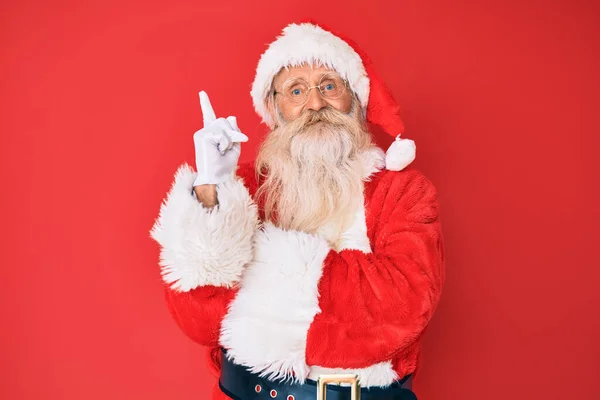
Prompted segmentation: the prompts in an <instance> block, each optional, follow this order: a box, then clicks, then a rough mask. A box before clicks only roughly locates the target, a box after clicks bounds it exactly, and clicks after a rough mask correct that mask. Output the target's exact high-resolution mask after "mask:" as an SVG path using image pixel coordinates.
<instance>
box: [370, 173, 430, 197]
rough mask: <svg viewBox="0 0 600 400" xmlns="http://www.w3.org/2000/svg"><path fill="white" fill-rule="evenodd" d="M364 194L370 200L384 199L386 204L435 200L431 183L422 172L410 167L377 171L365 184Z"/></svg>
mask: <svg viewBox="0 0 600 400" xmlns="http://www.w3.org/2000/svg"><path fill="white" fill-rule="evenodd" d="M365 192H366V194H367V196H368V197H369V198H371V199H375V198H381V199H382V200H383V198H385V201H386V202H387V201H390V200H391V201H394V202H404V201H408V202H409V203H412V202H420V201H426V202H430V201H436V199H437V191H436V188H435V186H434V185H433V183H432V182H431V181H430V180H429V179H428V178H427V177H426V176H425V174H424V173H423V172H421V171H420V170H418V169H416V168H414V167H412V166H409V167H407V168H405V169H403V170H402V171H390V170H386V169H382V170H381V171H378V172H377V173H375V174H373V175H372V176H371V180H370V181H369V182H367V183H366V184H365ZM403 200H404V201H403Z"/></svg>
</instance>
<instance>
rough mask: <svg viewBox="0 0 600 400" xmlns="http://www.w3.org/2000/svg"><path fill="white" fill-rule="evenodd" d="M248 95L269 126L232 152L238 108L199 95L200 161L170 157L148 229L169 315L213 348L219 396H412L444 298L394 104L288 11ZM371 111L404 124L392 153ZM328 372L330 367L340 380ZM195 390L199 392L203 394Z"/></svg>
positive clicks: (355, 57) (434, 228)
mask: <svg viewBox="0 0 600 400" xmlns="http://www.w3.org/2000/svg"><path fill="white" fill-rule="evenodd" d="M251 95H252V98H253V101H254V106H255V109H256V111H257V112H258V114H259V115H260V116H261V117H262V118H263V121H264V122H265V123H266V124H267V125H268V126H269V127H270V128H271V132H270V133H269V135H268V137H267V138H266V140H265V142H264V143H263V144H262V146H261V148H260V151H259V154H258V157H257V159H256V161H255V162H254V163H252V164H248V165H240V166H239V167H238V166H237V162H238V158H239V154H240V146H241V145H240V142H244V141H246V140H247V137H246V136H245V135H244V134H243V133H241V132H240V130H239V128H238V126H237V121H236V119H235V117H228V118H217V116H216V115H215V113H214V111H213V109H212V107H211V105H210V102H209V100H208V97H207V95H206V94H205V93H201V94H200V102H201V106H202V112H203V116H204V127H203V128H202V129H200V130H199V131H198V132H196V133H195V135H194V143H195V148H196V169H197V173H196V172H194V170H193V169H192V168H190V167H188V166H187V165H184V166H182V167H180V169H179V170H178V171H177V173H176V175H175V180H174V183H173V186H172V188H171V190H170V192H169V194H168V196H167V198H166V199H165V201H164V203H163V205H162V207H161V211H160V215H159V217H158V219H157V221H156V223H155V225H154V227H153V229H152V232H151V234H152V237H153V238H154V239H155V240H156V241H157V242H158V243H159V244H160V246H161V261H160V264H161V267H162V276H163V279H164V282H165V288H166V296H167V303H168V306H169V310H170V311H171V313H172V315H173V317H174V318H175V320H176V322H177V323H178V324H179V326H180V327H181V329H182V330H183V331H184V332H185V333H186V334H187V335H188V336H189V337H190V338H191V339H193V340H194V341H196V342H198V343H199V344H201V345H204V346H208V348H209V349H210V356H211V357H210V359H211V363H212V365H213V366H214V367H215V369H216V370H217V371H218V372H219V374H220V378H219V385H218V387H217V388H215V390H214V393H213V398H214V399H227V398H233V399H243V400H246V399H269V398H279V399H286V400H290V399H295V400H303V399H311V400H312V399H315V398H316V396H317V390H318V387H317V385H316V382H315V381H316V380H317V379H319V377H323V378H324V379H325V381H327V378H328V377H331V374H342V373H343V374H346V375H348V376H349V377H348V376H345V377H344V379H342V380H343V381H344V382H346V383H348V382H349V383H350V385H351V386H353V387H348V386H347V385H346V384H344V383H342V385H340V386H331V385H330V386H327V387H326V389H325V390H326V395H327V399H329V400H332V399H340V400H341V399H349V398H350V395H351V391H352V390H354V389H356V387H357V385H355V384H354V382H353V378H352V377H353V376H355V377H356V378H357V379H358V383H359V384H360V388H359V393H358V394H357V395H362V399H363V400H365V399H381V400H383V399H414V398H416V397H414V394H413V392H412V391H411V390H410V387H411V386H410V383H411V379H410V378H411V376H412V374H413V373H414V371H415V370H416V368H417V366H418V359H419V345H420V340H421V337H422V334H423V331H424V330H425V328H426V326H427V324H428V322H429V320H430V318H431V316H432V314H433V312H434V310H435V308H436V306H437V304H438V300H439V296H440V292H441V288H442V283H443V275H444V255H443V241H442V235H441V228H440V221H439V207H438V203H437V199H436V191H435V189H434V187H433V186H432V184H431V183H430V182H429V181H428V180H427V179H426V178H425V177H424V176H423V175H422V174H421V173H419V172H418V171H416V170H415V169H413V168H410V167H409V168H405V167H406V166H407V165H408V164H410V162H411V161H412V160H413V159H414V154H415V147H414V143H413V142H412V141H410V140H408V139H401V138H400V137H399V134H400V133H402V130H403V126H402V121H401V120H400V118H399V116H398V107H397V105H396V104H395V103H394V101H393V98H392V97H391V96H390V94H389V92H388V91H387V90H386V88H385V86H384V85H383V84H382V83H381V82H380V81H378V80H377V78H376V76H375V75H374V73H373V68H372V65H371V63H370V61H369V60H368V58H367V57H366V55H364V54H362V52H360V50H359V49H358V48H357V47H356V46H355V45H354V44H351V42H349V41H348V40H345V39H343V38H341V37H340V36H337V35H334V34H333V33H331V32H330V31H327V30H324V29H322V28H321V27H319V26H316V25H314V24H309V23H305V24H298V25H297V24H292V25H290V26H288V27H286V28H285V29H284V31H283V33H282V35H281V36H280V37H278V38H277V39H276V40H275V42H273V43H272V44H271V45H270V46H269V48H268V49H267V50H266V52H265V53H264V54H263V56H262V57H261V59H260V62H259V64H258V68H257V72H256V78H255V81H254V83H253V86H252V91H251ZM367 122H371V123H374V124H378V125H380V126H381V127H382V128H383V129H384V130H385V131H386V132H388V133H390V134H393V135H394V136H396V135H398V136H397V138H396V140H395V141H394V143H393V144H392V146H391V147H390V149H388V151H387V154H386V153H384V152H383V151H382V150H381V149H379V148H378V147H377V146H375V145H374V144H373V142H372V138H371V135H370V134H369V132H368V130H367V124H366V123H367ZM336 379H337V378H335V377H333V378H331V380H336ZM200 398H202V397H200Z"/></svg>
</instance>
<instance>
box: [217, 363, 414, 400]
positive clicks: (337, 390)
mask: <svg viewBox="0 0 600 400" xmlns="http://www.w3.org/2000/svg"><path fill="white" fill-rule="evenodd" d="M222 360H223V361H222V364H221V377H220V378H219V388H220V389H221V391H222V392H223V393H225V394H226V395H227V396H229V397H231V398H232V399H234V400H262V399H265V400H268V399H278V400H316V398H317V382H315V381H313V380H310V379H307V380H306V382H305V383H304V384H299V383H285V382H274V381H270V380H268V379H266V378H261V377H260V376H258V374H254V373H252V372H250V371H248V369H247V368H246V367H244V366H241V365H237V364H234V363H233V362H231V361H229V360H228V359H227V356H226V355H225V352H223V357H222ZM409 378H410V375H409V376H407V377H405V378H403V379H401V380H399V381H396V382H394V383H393V384H391V385H390V386H386V387H385V388H380V387H370V388H362V389H360V399H361V400H417V397H416V396H415V394H414V393H413V392H412V391H411V390H409V389H407V388H405V387H402V386H403V384H405V383H406V382H407V381H408V380H409ZM326 390H327V400H349V399H350V390H351V389H350V387H347V386H337V385H336V386H327V389H326Z"/></svg>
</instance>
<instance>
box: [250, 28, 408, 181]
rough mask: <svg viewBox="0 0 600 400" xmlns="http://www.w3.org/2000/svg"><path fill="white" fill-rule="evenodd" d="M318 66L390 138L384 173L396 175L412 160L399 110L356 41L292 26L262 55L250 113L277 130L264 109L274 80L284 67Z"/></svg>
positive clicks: (368, 119) (254, 84)
mask: <svg viewBox="0 0 600 400" xmlns="http://www.w3.org/2000/svg"><path fill="white" fill-rule="evenodd" d="M303 64H309V65H311V64H316V65H322V66H325V67H327V68H330V69H333V70H335V71H337V72H338V73H339V74H340V75H341V76H342V77H343V78H344V79H346V81H347V82H348V84H349V86H350V88H351V89H352V90H353V91H354V93H356V96H357V97H358V101H359V102H360V105H361V107H362V109H363V111H365V115H366V119H367V121H368V122H370V123H372V124H375V125H379V126H380V127H381V128H382V129H383V130H384V131H385V132H386V133H387V134H389V135H391V136H394V137H395V138H396V140H395V141H394V142H393V143H392V145H391V146H390V148H389V149H388V151H387V153H386V158H385V160H386V168H387V169H389V170H393V171H399V170H401V169H403V168H405V167H406V166H407V165H409V164H410V163H411V162H412V161H413V160H414V159H415V152H416V147H415V144H414V142H413V141H412V140H409V139H402V138H400V135H401V134H402V133H403V132H404V124H403V122H402V119H401V118H400V107H399V106H398V104H397V103H396V101H395V100H394V98H393V97H392V94H391V93H390V91H389V90H388V88H387V87H386V86H385V84H384V83H383V82H382V81H381V80H380V79H379V78H378V77H377V74H376V73H375V71H374V68H373V64H372V62H371V60H370V59H369V57H368V56H367V55H366V54H365V53H364V52H362V51H361V50H360V49H359V48H358V46H356V44H355V43H354V42H352V41H351V40H349V39H346V38H342V37H340V36H338V35H335V34H333V33H332V32H331V31H329V30H325V29H323V28H322V27H320V26H318V25H316V24H313V23H301V24H290V25H288V26H287V27H285V28H284V29H283V32H282V34H281V36H279V37H278V38H277V39H276V40H275V41H274V42H273V43H271V44H270V45H269V47H268V49H267V50H266V51H265V52H264V54H263V55H262V56H261V58H260V61H259V62H258V66H257V68H256V76H255V78H254V83H253V84H252V90H251V92H250V94H251V96H252V101H253V103H254V109H255V110H256V112H257V113H258V115H260V116H261V118H262V119H263V122H264V123H265V124H267V125H268V126H269V127H271V128H272V127H273V126H274V125H275V121H274V120H273V116H272V115H271V114H270V113H269V110H268V108H267V99H268V97H269V95H270V91H271V90H272V88H271V85H272V83H273V79H274V78H275V76H276V75H277V74H278V73H279V71H280V70H281V69H282V68H285V67H291V66H292V67H293V66H300V65H303Z"/></svg>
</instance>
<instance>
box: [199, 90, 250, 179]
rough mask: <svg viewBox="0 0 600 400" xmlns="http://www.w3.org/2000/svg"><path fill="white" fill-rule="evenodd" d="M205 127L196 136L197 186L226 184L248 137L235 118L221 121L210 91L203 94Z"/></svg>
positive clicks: (201, 96)
mask: <svg viewBox="0 0 600 400" xmlns="http://www.w3.org/2000/svg"><path fill="white" fill-rule="evenodd" d="M200 108H201V109H202V116H203V119H204V128H202V129H200V130H198V131H196V133H194V147H195V149H196V170H197V171H198V176H197V177H196V180H195V181H194V186H198V185H205V184H209V183H210V184H219V183H223V182H225V181H226V180H227V179H228V178H229V177H230V176H231V174H232V173H233V171H234V170H235V167H236V166H237V163H238V160H239V158H240V152H241V147H240V143H241V142H247V141H248V137H247V136H246V135H244V134H243V133H242V132H240V129H239V128H238V126H237V120H236V118H235V117H227V118H217V116H216V115H215V111H214V110H213V107H212V105H211V104H210V100H209V99H208V95H207V94H206V92H204V91H202V92H200Z"/></svg>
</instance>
